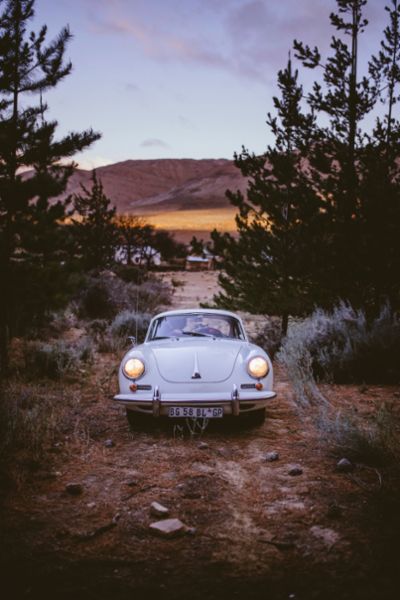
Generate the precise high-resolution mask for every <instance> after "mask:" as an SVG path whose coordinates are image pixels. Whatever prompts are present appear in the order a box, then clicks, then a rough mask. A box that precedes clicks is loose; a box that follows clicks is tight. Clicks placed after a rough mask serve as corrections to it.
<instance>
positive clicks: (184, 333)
mask: <svg viewBox="0 0 400 600" xmlns="http://www.w3.org/2000/svg"><path fill="white" fill-rule="evenodd" d="M182 334H183V335H193V336H195V337H214V336H213V335H212V334H211V333H200V331H182Z"/></svg>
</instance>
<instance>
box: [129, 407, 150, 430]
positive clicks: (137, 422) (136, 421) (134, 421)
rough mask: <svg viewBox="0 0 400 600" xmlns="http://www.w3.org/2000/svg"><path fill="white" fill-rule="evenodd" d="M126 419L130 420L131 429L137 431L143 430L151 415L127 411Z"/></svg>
mask: <svg viewBox="0 0 400 600" xmlns="http://www.w3.org/2000/svg"><path fill="white" fill-rule="evenodd" d="M126 418H127V419H128V424H129V429H130V430H131V431H137V430H138V429H141V428H142V427H143V425H144V424H145V423H148V422H149V418H150V417H149V415H144V414H142V413H138V412H136V411H133V410H129V408H127V409H126Z"/></svg>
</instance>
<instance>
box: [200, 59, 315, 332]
mask: <svg viewBox="0 0 400 600" xmlns="http://www.w3.org/2000/svg"><path fill="white" fill-rule="evenodd" d="M278 86H279V89H280V92H281V97H280V98H274V105H275V110H276V113H277V116H275V117H273V116H272V115H270V114H269V115H268V120H267V124H268V125H269V127H270V129H271V131H272V133H273V135H274V138H275V145H274V146H273V147H269V148H268V150H267V152H266V153H265V154H263V155H261V156H256V155H255V154H250V153H249V152H248V151H247V150H245V149H244V148H243V150H242V153H241V154H240V155H239V156H238V155H235V164H236V166H237V167H238V168H239V169H240V170H241V172H242V174H243V176H244V177H247V178H248V181H249V183H248V188H247V196H246V197H244V195H243V194H242V193H241V192H240V191H238V192H228V193H227V196H228V198H229V199H230V200H231V202H232V204H233V205H234V206H236V207H237V208H238V209H239V214H238V215H237V217H236V224H237V230H238V237H234V236H231V235H229V234H223V235H221V234H220V233H218V232H216V231H214V232H213V234H212V239H213V241H214V251H215V253H216V254H218V255H220V256H221V257H222V263H221V268H222V270H223V273H222V274H221V275H220V278H219V281H220V284H221V286H222V288H223V290H224V291H223V292H221V293H220V294H218V295H217V296H216V297H215V298H214V300H215V301H216V303H217V305H220V306H228V307H231V308H235V309H244V310H247V311H250V312H254V313H261V314H277V315H281V316H282V331H283V333H286V329H287V324H288V317H289V315H298V314H301V313H303V312H304V311H305V310H307V309H309V308H310V307H311V306H312V303H313V301H314V299H315V294H316V281H315V280H314V273H313V250H314V244H316V243H317V239H318V235H317V234H318V231H319V228H318V223H319V221H320V213H319V208H320V204H321V201H320V199H319V197H318V196H317V195H316V194H315V192H314V190H313V189H312V187H311V186H310V185H309V184H308V176H307V164H306V162H305V160H304V157H305V156H307V153H308V150H309V148H310V145H311V144H312V143H313V130H314V118H313V115H312V113H308V114H304V113H303V112H302V109H301V100H302V95H303V92H302V88H301V86H299V84H298V73H297V71H293V69H292V63H291V60H290V59H289V61H288V64H287V67H286V69H285V70H283V71H280V72H279V73H278Z"/></svg>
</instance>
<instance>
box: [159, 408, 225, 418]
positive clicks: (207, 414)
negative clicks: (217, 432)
mask: <svg viewBox="0 0 400 600" xmlns="http://www.w3.org/2000/svg"><path fill="white" fill-rule="evenodd" d="M168 416H169V417H187V418H190V419H220V418H221V417H223V416H224V409H223V408H222V406H220V407H215V408H200V407H195V406H171V407H170V408H169V409H168Z"/></svg>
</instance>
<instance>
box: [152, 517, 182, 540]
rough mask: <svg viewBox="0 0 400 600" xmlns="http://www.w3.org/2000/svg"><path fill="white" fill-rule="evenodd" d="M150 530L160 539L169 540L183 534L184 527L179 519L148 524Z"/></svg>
mask: <svg viewBox="0 0 400 600" xmlns="http://www.w3.org/2000/svg"><path fill="white" fill-rule="evenodd" d="M150 529H151V530H152V531H153V532H154V533H156V534H157V535H159V536H161V537H166V538H171V537H175V536H176V535H179V534H181V533H183V532H184V531H185V529H186V527H185V525H184V524H183V523H182V521H180V520H179V519H163V520H162V521H156V522H154V523H150Z"/></svg>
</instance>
